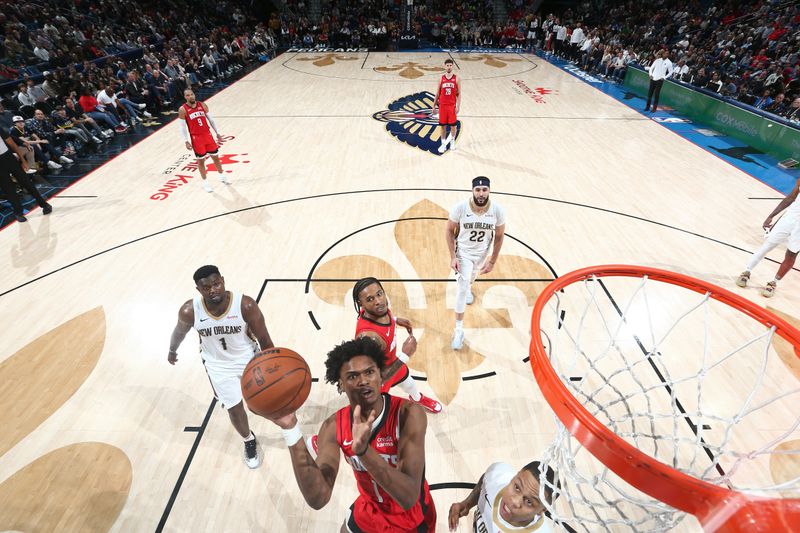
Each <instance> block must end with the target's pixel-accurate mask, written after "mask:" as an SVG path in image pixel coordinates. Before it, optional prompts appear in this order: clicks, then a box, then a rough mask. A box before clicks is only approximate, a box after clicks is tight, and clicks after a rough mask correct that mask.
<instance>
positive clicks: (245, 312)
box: [242, 295, 275, 350]
mask: <svg viewBox="0 0 800 533" xmlns="http://www.w3.org/2000/svg"><path fill="white" fill-rule="evenodd" d="M242 318H244V321H245V322H246V323H247V327H248V328H250V331H251V332H252V333H253V335H255V336H256V340H257V341H258V345H259V346H260V347H261V349H262V350H266V349H268V348H274V347H275V345H274V344H273V343H272V339H271V338H270V336H269V331H267V324H266V323H265V322H264V314H263V313H262V312H261V309H260V308H259V307H258V304H257V303H256V301H255V300H253V299H252V298H250V297H249V296H245V295H243V296H242Z"/></svg>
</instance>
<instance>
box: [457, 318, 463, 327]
mask: <svg viewBox="0 0 800 533" xmlns="http://www.w3.org/2000/svg"><path fill="white" fill-rule="evenodd" d="M456 329H464V321H463V320H456Z"/></svg>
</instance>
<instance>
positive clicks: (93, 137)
mask: <svg viewBox="0 0 800 533" xmlns="http://www.w3.org/2000/svg"><path fill="white" fill-rule="evenodd" d="M92 142H93V143H95V144H102V143H103V141H101V140H100V139H98V138H97V136H95V135H92Z"/></svg>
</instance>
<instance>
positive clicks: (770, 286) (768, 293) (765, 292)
mask: <svg viewBox="0 0 800 533" xmlns="http://www.w3.org/2000/svg"><path fill="white" fill-rule="evenodd" d="M777 288H778V284H777V283H775V281H774V280H773V281H770V282H768V283H767V284H766V285H764V287H763V288H762V289H761V296H763V297H764V298H772V295H773V294H775V289H777Z"/></svg>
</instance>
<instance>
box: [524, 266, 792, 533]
mask: <svg viewBox="0 0 800 533" xmlns="http://www.w3.org/2000/svg"><path fill="white" fill-rule="evenodd" d="M787 341H788V342H787ZM779 343H783V344H782V345H779ZM797 346H800V332H798V331H797V330H796V329H795V328H793V327H792V326H790V325H789V324H788V323H787V322H785V321H783V320H782V319H780V318H778V317H776V316H775V315H773V314H771V313H768V312H767V311H765V310H764V309H762V308H760V307H759V306H756V305H755V304H753V303H752V302H749V301H748V300H745V299H743V298H741V297H739V296H737V295H735V294H733V293H731V292H729V291H725V290H724V289H720V288H718V287H715V286H713V285H711V284H707V283H704V282H701V281H699V280H695V279H693V278H690V277H688V276H683V275H681V274H675V273H671V272H667V271H662V270H657V269H648V268H644V267H628V266H616V265H613V266H604V267H591V268H587V269H582V270H580V271H576V272H573V273H571V274H568V275H567V276H562V277H560V278H559V279H557V280H556V281H555V282H553V283H551V284H550V286H548V287H547V288H546V289H545V290H544V292H543V293H542V295H541V296H540V298H539V300H538V301H537V303H536V306H535V307H534V314H533V322H532V341H531V366H532V367H533V370H534V374H535V375H536V379H537V382H538V383H539V386H540V389H541V390H542V393H543V394H544V396H545V398H546V399H547V401H548V403H549V404H550V406H551V407H552V408H553V411H554V412H555V413H556V416H555V422H556V429H555V436H554V438H553V441H552V442H551V444H550V446H549V447H548V448H547V450H546V451H545V452H544V454H543V456H542V457H541V461H542V467H543V468H542V471H546V468H547V467H552V468H553V469H554V470H555V471H556V473H557V479H558V480H559V482H560V488H559V487H557V486H553V485H550V488H551V489H552V490H553V491H554V493H555V495H556V496H557V498H556V499H555V500H554V501H553V502H552V504H548V503H547V502H546V500H545V499H544V498H542V502H544V503H545V505H546V507H547V511H548V513H549V514H550V516H551V518H552V519H553V521H554V522H555V523H556V524H558V525H561V526H563V528H564V529H566V530H568V531H572V530H575V531H587V532H595V531H631V532H645V531H653V532H656V531H672V530H674V529H675V528H676V527H680V528H681V529H682V530H691V529H692V527H691V526H692V522H693V521H694V519H693V518H692V517H688V518H687V513H691V514H693V515H695V516H697V518H698V519H699V520H700V522H701V523H702V524H703V527H704V528H705V530H706V531H739V530H741V531H788V530H790V528H791V526H790V524H794V526H795V527H797V526H798V525H800V499H798V498H800V431H799V430H798V427H800V407H799V406H800V373H797V374H794V375H793V372H797V370H794V371H793V370H792V368H791V364H792V363H793V362H792V361H790V360H788V359H791V358H792V357H795V358H796V357H797V355H796V352H795V348H796V347H797ZM778 348H780V350H782V351H781V353H782V354H783V355H779V354H778V353H777V350H778ZM786 354H789V355H788V356H787V355H786ZM787 357H788V359H787ZM782 358H783V359H782ZM794 364H795V365H796V364H797V362H796V361H794ZM794 368H795V369H797V368H800V365H798V366H795V367H794ZM540 482H541V483H540V484H541V485H542V487H541V488H540V492H541V495H542V496H543V495H544V485H545V484H546V481H545V480H544V478H542V479H541V480H540ZM682 522H683V525H682ZM684 525H685V527H684ZM740 527H741V529H739V528H740ZM694 529H695V530H697V529H699V528H698V527H697V526H696V524H695V527H694Z"/></svg>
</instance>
